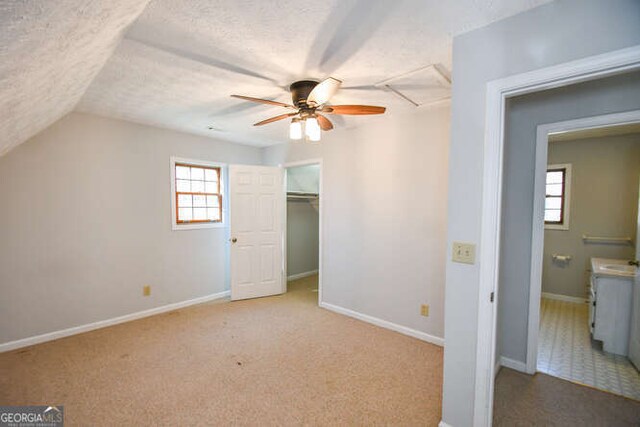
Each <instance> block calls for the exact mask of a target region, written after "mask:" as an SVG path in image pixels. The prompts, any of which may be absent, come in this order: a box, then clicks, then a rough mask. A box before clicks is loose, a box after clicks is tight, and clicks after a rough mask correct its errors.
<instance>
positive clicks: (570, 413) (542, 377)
mask: <svg viewBox="0 0 640 427" xmlns="http://www.w3.org/2000/svg"><path fill="white" fill-rule="evenodd" d="M493 414H494V416H493V425H494V426H563V427H565V426H566V427H569V426H576V427H577V426H581V427H582V426H603V427H605V426H606V427H614V426H639V425H640V402H638V401H635V400H631V399H627V398H625V397H621V396H616V395H614V394H611V393H607V392H604V391H600V390H596V389H593V388H590V387H586V386H582V385H578V384H574V383H571V382H569V381H565V380H561V379H559V378H555V377H551V376H549V375H546V374H542V373H537V374H536V375H534V376H530V375H527V374H522V373H520V372H516V371H514V370H511V369H507V368H502V369H500V373H499V374H498V377H497V379H496V385H495V396H494V406H493Z"/></svg>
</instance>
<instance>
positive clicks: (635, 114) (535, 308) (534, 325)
mask: <svg viewBox="0 0 640 427" xmlns="http://www.w3.org/2000/svg"><path fill="white" fill-rule="evenodd" d="M637 122H640V110H636V111H628V112H624V113H618V114H605V115H601V116H594V117H585V118H582V119H576V120H567V121H563V122H556V123H548V124H543V125H540V126H538V128H537V136H536V166H535V175H534V191H533V224H532V227H531V277H530V282H529V321H528V323H529V324H528V330H527V364H526V372H527V373H528V374H535V372H536V366H537V362H538V332H539V328H540V298H541V297H542V263H543V253H544V202H545V197H544V194H545V182H546V171H547V152H548V148H549V134H552V133H556V132H569V131H575V130H582V129H595V128H601V127H604V126H615V125H624V124H630V123H637ZM581 300H582V302H584V298H582V299H581Z"/></svg>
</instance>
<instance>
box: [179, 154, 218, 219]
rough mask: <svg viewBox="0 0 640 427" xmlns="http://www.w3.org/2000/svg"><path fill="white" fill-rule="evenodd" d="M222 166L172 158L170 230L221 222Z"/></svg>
mask: <svg viewBox="0 0 640 427" xmlns="http://www.w3.org/2000/svg"><path fill="white" fill-rule="evenodd" d="M223 192H224V186H223V165H220V164H217V163H210V162H203V161H197V160H188V159H178V158H173V157H172V158H171V197H172V200H171V208H172V209H171V210H172V219H173V221H172V222H173V229H174V230H180V229H194V228H210V227H215V226H218V227H219V226H221V225H222V224H223V202H224V200H223Z"/></svg>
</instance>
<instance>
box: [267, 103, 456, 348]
mask: <svg viewBox="0 0 640 427" xmlns="http://www.w3.org/2000/svg"><path fill="white" fill-rule="evenodd" d="M449 113H450V110H449V106H448V104H445V105H439V106H433V107H424V108H421V109H419V110H416V111H415V112H414V113H409V114H405V115H399V114H398V115H392V114H389V115H385V116H380V117H369V118H367V122H366V125H364V126H363V127H359V128H356V129H350V130H344V129H342V130H340V129H337V130H334V131H332V132H327V133H324V134H323V140H322V142H321V143H320V144H317V145H312V144H299V143H298V144H282V145H278V146H273V147H269V148H265V149H264V152H263V155H264V162H265V163H266V164H280V163H285V162H291V161H297V160H304V159H310V158H320V157H321V158H322V159H323V196H324V199H323V200H322V203H323V214H324V217H323V219H322V220H323V244H324V248H323V251H324V259H323V262H324V264H323V300H324V302H326V303H330V304H334V305H337V306H340V307H344V308H347V309H350V310H354V311H357V312H360V313H363V314H367V315H369V316H374V317H377V318H380V319H383V320H387V321H390V322H393V323H396V324H399V325H402V326H406V327H409V328H413V329H415V330H418V331H421V332H424V333H427V334H430V335H432V336H435V337H443V326H444V325H443V318H444V313H443V308H444V302H443V293H444V288H443V285H444V257H445V227H446V226H445V224H446V206H445V205H446V192H447V178H446V176H447V163H448V160H447V151H448V139H449ZM348 120H349V118H346V119H345V121H348ZM422 303H428V304H430V305H431V313H430V316H429V317H423V316H420V304H422Z"/></svg>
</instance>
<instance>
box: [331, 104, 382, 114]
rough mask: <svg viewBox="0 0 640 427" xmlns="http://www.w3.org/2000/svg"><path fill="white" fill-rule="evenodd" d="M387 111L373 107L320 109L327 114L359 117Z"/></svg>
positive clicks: (343, 106)
mask: <svg viewBox="0 0 640 427" xmlns="http://www.w3.org/2000/svg"><path fill="white" fill-rule="evenodd" d="M386 110H387V109H386V108H385V107H376V106H374V105H331V106H325V107H324V108H322V112H323V113H329V114H347V115H353V116H360V115H365V114H382V113H384V112H385V111H386Z"/></svg>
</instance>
